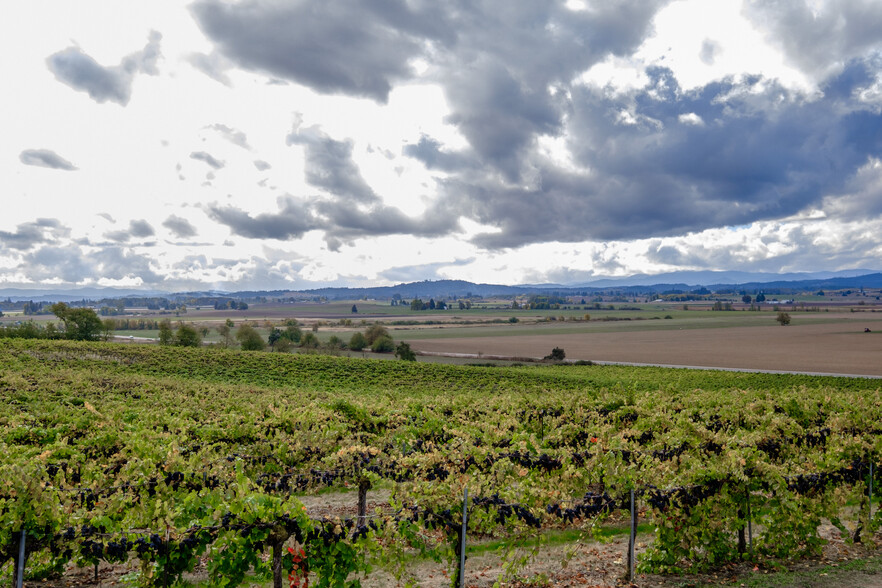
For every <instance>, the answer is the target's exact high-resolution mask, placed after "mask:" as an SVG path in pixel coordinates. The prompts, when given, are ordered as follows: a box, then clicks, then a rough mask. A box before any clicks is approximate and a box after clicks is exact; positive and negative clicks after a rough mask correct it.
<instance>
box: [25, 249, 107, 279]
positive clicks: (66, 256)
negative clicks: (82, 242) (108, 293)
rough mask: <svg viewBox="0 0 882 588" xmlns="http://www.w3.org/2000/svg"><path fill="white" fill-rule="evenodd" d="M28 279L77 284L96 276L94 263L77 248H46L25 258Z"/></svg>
mask: <svg viewBox="0 0 882 588" xmlns="http://www.w3.org/2000/svg"><path fill="white" fill-rule="evenodd" d="M22 265H23V266H24V267H26V268H27V269H28V277H29V278H30V279H32V280H35V281H40V280H46V279H59V278H60V279H62V280H63V281H65V282H70V283H77V282H81V281H82V280H83V278H85V277H87V276H92V275H94V266H93V263H92V261H91V260H90V259H89V257H88V256H86V255H85V254H84V252H83V250H82V249H80V248H79V247H76V246H71V245H66V246H61V247H59V246H46V247H40V248H39V249H37V250H36V251H34V252H33V253H28V254H27V255H25V256H24V259H23V264H22Z"/></svg>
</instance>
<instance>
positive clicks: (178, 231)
mask: <svg viewBox="0 0 882 588" xmlns="http://www.w3.org/2000/svg"><path fill="white" fill-rule="evenodd" d="M162 226H164V227H165V228H166V229H168V230H169V231H171V232H172V234H173V235H174V236H175V237H177V238H178V239H189V238H190V237H195V236H196V234H197V233H196V227H194V226H193V225H192V224H191V223H190V221H188V220H187V219H185V218H182V217H180V216H176V215H174V214H173V215H170V216H169V217H168V218H167V219H165V220H164V221H163V222H162Z"/></svg>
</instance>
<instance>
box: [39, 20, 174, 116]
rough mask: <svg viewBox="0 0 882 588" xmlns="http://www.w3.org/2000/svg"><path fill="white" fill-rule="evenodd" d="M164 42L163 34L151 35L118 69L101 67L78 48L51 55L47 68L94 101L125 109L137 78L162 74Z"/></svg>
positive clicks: (63, 81)
mask: <svg viewBox="0 0 882 588" xmlns="http://www.w3.org/2000/svg"><path fill="white" fill-rule="evenodd" d="M161 40H162V35H161V34H159V33H158V32H156V31H151V32H150V36H149V40H148V42H147V45H145V46H144V48H143V49H142V50H141V51H137V52H135V53H132V54H131V55H128V56H126V57H124V58H123V59H122V61H121V62H120V64H119V65H114V66H104V65H101V64H99V63H98V62H97V61H95V60H94V59H93V58H92V57H90V56H89V55H87V54H86V53H84V52H83V50H82V49H80V48H79V47H68V48H67V49H64V50H62V51H59V52H58V53H54V54H52V55H50V56H49V57H48V58H46V64H47V66H48V67H49V70H50V71H51V72H52V73H53V74H55V78H56V79H57V80H58V81H60V82H62V83H64V84H67V85H68V86H70V87H71V88H73V89H75V90H79V91H82V92H86V93H88V94H89V97H90V98H92V100H94V101H96V102H99V103H102V102H107V101H110V102H116V103H117V104H120V105H122V106H125V105H126V104H128V103H129V99H130V98H131V96H132V82H133V81H134V79H135V76H136V75H137V74H139V73H145V74H148V75H156V74H158V73H159V70H158V69H157V67H156V63H157V61H159V58H160V57H162V53H161V52H160V41H161Z"/></svg>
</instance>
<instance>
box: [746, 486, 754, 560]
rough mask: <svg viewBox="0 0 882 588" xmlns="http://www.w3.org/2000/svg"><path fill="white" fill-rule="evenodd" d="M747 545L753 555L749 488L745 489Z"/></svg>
mask: <svg viewBox="0 0 882 588" xmlns="http://www.w3.org/2000/svg"><path fill="white" fill-rule="evenodd" d="M747 545H748V548H749V549H750V555H751V556H752V555H753V521H752V520H751V516H750V488H748V489H747Z"/></svg>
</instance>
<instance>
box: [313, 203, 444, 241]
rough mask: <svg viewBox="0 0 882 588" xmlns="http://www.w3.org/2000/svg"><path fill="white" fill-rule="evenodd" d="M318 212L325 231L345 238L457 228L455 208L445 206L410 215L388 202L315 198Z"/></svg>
mask: <svg viewBox="0 0 882 588" xmlns="http://www.w3.org/2000/svg"><path fill="white" fill-rule="evenodd" d="M315 210H316V212H317V216H318V217H320V218H322V219H324V226H323V228H324V229H325V231H326V234H328V235H331V236H333V237H335V238H337V239H341V240H344V241H352V240H354V239H357V238H361V237H378V236H384V235H414V236H418V237H438V236H441V235H446V234H448V233H450V232H452V231H454V230H456V229H458V218H459V215H458V213H457V212H455V211H453V210H451V209H449V208H444V207H435V208H432V209H429V210H427V211H426V212H425V213H423V214H422V215H420V216H418V217H410V216H407V215H406V214H404V213H403V212H401V211H400V210H398V209H397V208H393V207H390V206H384V205H380V204H378V205H375V206H373V207H371V208H369V209H367V210H362V209H360V208H358V207H356V206H353V205H352V204H350V203H347V202H329V201H324V202H318V203H316V204H315Z"/></svg>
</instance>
